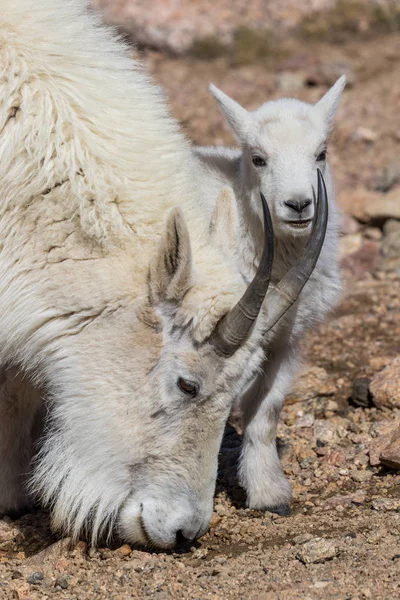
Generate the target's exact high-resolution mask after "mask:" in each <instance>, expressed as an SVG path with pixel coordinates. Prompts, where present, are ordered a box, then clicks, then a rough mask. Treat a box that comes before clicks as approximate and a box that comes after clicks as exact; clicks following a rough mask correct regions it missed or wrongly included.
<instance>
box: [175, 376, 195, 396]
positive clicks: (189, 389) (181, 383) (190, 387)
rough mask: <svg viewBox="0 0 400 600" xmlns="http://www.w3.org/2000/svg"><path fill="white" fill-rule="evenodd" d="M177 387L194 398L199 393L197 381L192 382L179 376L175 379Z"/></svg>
mask: <svg viewBox="0 0 400 600" xmlns="http://www.w3.org/2000/svg"><path fill="white" fill-rule="evenodd" d="M177 385H178V388H179V389H180V390H181V392H183V393H184V394H186V395H187V396H190V397H191V398H196V396H197V394H198V393H199V386H198V385H197V383H193V381H188V380H187V379H183V377H179V379H178V381H177Z"/></svg>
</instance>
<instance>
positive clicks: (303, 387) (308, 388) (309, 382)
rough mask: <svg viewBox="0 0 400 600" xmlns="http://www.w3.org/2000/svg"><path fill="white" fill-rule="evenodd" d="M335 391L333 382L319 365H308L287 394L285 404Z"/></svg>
mask: <svg viewBox="0 0 400 600" xmlns="http://www.w3.org/2000/svg"><path fill="white" fill-rule="evenodd" d="M335 391H336V386H335V384H334V383H333V382H332V381H331V380H330V378H329V375H328V373H327V372H326V371H325V369H322V368H321V367H310V368H308V369H307V370H306V371H303V372H302V373H301V374H300V375H299V376H298V377H297V378H296V381H295V383H294V386H293V388H292V391H291V392H290V394H289V395H288V396H287V398H286V400H285V402H286V403H287V404H295V403H296V402H303V401H304V400H312V399H313V398H317V397H318V396H331V395H332V394H334V393H335Z"/></svg>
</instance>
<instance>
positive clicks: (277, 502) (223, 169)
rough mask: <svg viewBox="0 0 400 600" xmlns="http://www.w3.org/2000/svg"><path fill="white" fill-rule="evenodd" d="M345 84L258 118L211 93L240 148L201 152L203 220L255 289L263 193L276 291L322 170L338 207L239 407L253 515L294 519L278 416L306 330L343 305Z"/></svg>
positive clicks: (307, 221) (294, 256) (304, 230)
mask: <svg viewBox="0 0 400 600" xmlns="http://www.w3.org/2000/svg"><path fill="white" fill-rule="evenodd" d="M345 82H346V79H345V77H344V76H342V77H341V78H340V79H339V80H338V81H337V82H336V84H335V85H334V86H333V87H332V88H331V89H330V90H329V91H328V92H327V93H326V94H325V96H324V97H323V98H322V99H321V100H320V101H319V102H317V104H316V105H314V106H312V105H310V104H306V103H304V102H299V101H298V100H295V99H281V100H277V101H274V102H267V103H265V104H263V105H262V106H261V107H260V108H258V109H257V110H255V111H254V112H249V111H247V110H246V109H245V108H243V107H242V106H241V105H240V104H238V103H237V102H235V101H234V100H232V99H231V98H229V97H228V96H227V95H226V94H224V93H223V92H221V91H220V90H218V89H217V88H216V87H215V86H211V87H210V90H211V93H212V94H213V96H214V97H215V98H216V100H217V101H218V104H219V106H220V108H221V110H222V112H223V114H224V116H225V117H226V119H227V121H228V123H229V125H230V126H231V128H232V130H233V132H234V134H235V136H236V138H237V139H238V141H239V143H240V146H241V147H240V149H238V150H236V149H229V148H223V147H218V148H199V149H197V151H196V153H197V156H198V158H199V168H198V169H197V170H196V173H197V176H198V179H199V185H201V186H202V189H203V196H202V199H203V204H204V206H203V211H204V214H205V215H208V217H207V218H208V219H209V220H210V222H211V228H212V229H215V225H214V224H213V219H214V215H215V214H218V215H219V216H220V219H222V221H225V226H221V225H220V226H219V228H218V229H219V233H218V235H217V237H219V240H220V244H221V248H222V249H223V250H224V252H225V255H226V257H227V258H229V257H230V259H231V262H232V264H235V265H236V266H237V268H238V270H239V271H240V272H241V274H242V276H243V277H244V279H245V280H247V281H249V280H250V279H251V277H252V274H253V273H254V269H255V264H257V262H255V260H254V259H255V257H257V256H259V255H260V252H261V249H262V240H263V224H262V219H261V217H262V214H261V213H260V209H259V202H258V195H259V191H260V189H261V191H262V192H263V194H264V195H265V198H266V200H267V203H268V206H269V209H270V211H271V216H272V221H273V226H274V231H275V256H274V266H273V272H272V278H271V283H272V285H274V284H276V283H277V282H278V281H279V280H280V279H281V277H282V276H283V275H284V273H285V272H286V271H287V270H288V269H289V268H290V267H291V266H292V265H294V264H295V263H296V261H297V260H298V256H299V254H301V253H302V252H303V249H304V246H305V244H306V243H307V240H308V239H309V236H310V231H311V223H312V219H313V216H314V211H315V204H314V202H313V190H314V189H315V186H316V179H317V168H319V169H321V170H322V171H323V173H324V177H325V181H326V185H327V190H328V197H329V221H328V227H327V234H326V239H325V243H324V247H323V249H322V252H321V255H320V257H319V260H318V262H317V265H316V268H315V270H314V272H313V274H312V276H311V277H310V279H309V281H308V282H307V284H306V285H305V287H304V289H303V291H302V292H301V294H300V297H299V299H298V301H297V302H296V303H295V304H293V306H292V308H291V309H290V310H288V312H287V313H286V315H285V317H284V318H283V319H281V320H280V322H279V324H278V325H277V326H276V327H274V328H273V330H272V331H271V332H270V333H269V334H268V335H267V336H266V338H265V348H266V349H267V352H266V359H265V361H264V364H263V368H262V372H261V373H259V374H258V375H257V376H256V378H255V379H254V381H253V383H252V385H251V386H250V387H249V389H248V390H247V391H246V393H245V394H244V395H243V397H242V399H241V402H240V405H241V409H242V412H243V418H244V427H245V433H244V442H243V450H242V457H241V463H240V467H239V471H240V478H241V481H242V484H243V486H244V487H245V489H246V491H247V498H248V504H249V506H250V507H251V508H257V509H265V508H269V509H272V510H276V511H278V512H283V513H286V512H287V511H288V506H289V502H290V498H291V490H290V485H289V482H288V481H287V480H286V478H285V476H284V474H283V472H282V469H281V466H280V462H279V457H278V454H277V450H276V443H275V438H276V428H277V424H278V418H279V413H280V409H281V406H282V402H283V400H284V397H285V395H286V394H287V392H288V391H289V389H290V386H291V384H292V381H293V376H294V374H295V373H296V370H297V365H298V362H299V349H298V347H299V342H300V340H301V339H302V337H303V335H304V332H305V330H306V329H308V328H309V327H310V326H311V325H313V324H315V323H316V322H318V321H321V320H322V319H323V317H324V316H325V315H326V314H327V312H328V311H329V310H330V309H331V308H332V307H333V306H334V305H335V303H336V302H337V300H338V298H339V295H340V277H339V269H338V262H337V249H338V218H337V208H336V205H335V196H334V190H333V185H332V178H331V174H330V169H329V165H328V164H327V161H326V153H327V144H328V138H329V135H330V133H331V130H332V125H333V119H334V116H335V113H336V109H337V106H338V103H339V99H340V95H341V92H342V90H343V88H344V85H345ZM226 186H228V187H227V188H226V189H225V191H223V193H222V195H221V190H224V187H226ZM229 190H232V191H229Z"/></svg>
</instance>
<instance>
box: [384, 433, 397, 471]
mask: <svg viewBox="0 0 400 600" xmlns="http://www.w3.org/2000/svg"><path fill="white" fill-rule="evenodd" d="M379 458H380V461H381V462H382V463H383V464H384V465H387V466H388V467H391V468H392V469H400V427H399V428H398V429H397V430H396V431H395V433H394V435H393V437H392V439H391V441H390V443H389V445H388V446H386V448H384V450H383V451H382V454H381V455H380V457H379Z"/></svg>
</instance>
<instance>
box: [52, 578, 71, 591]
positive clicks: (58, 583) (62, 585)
mask: <svg viewBox="0 0 400 600" xmlns="http://www.w3.org/2000/svg"><path fill="white" fill-rule="evenodd" d="M57 586H59V587H60V588H61V589H62V590H67V589H68V581H67V580H66V579H65V577H57V579H56V581H55V584H54V587H57Z"/></svg>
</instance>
